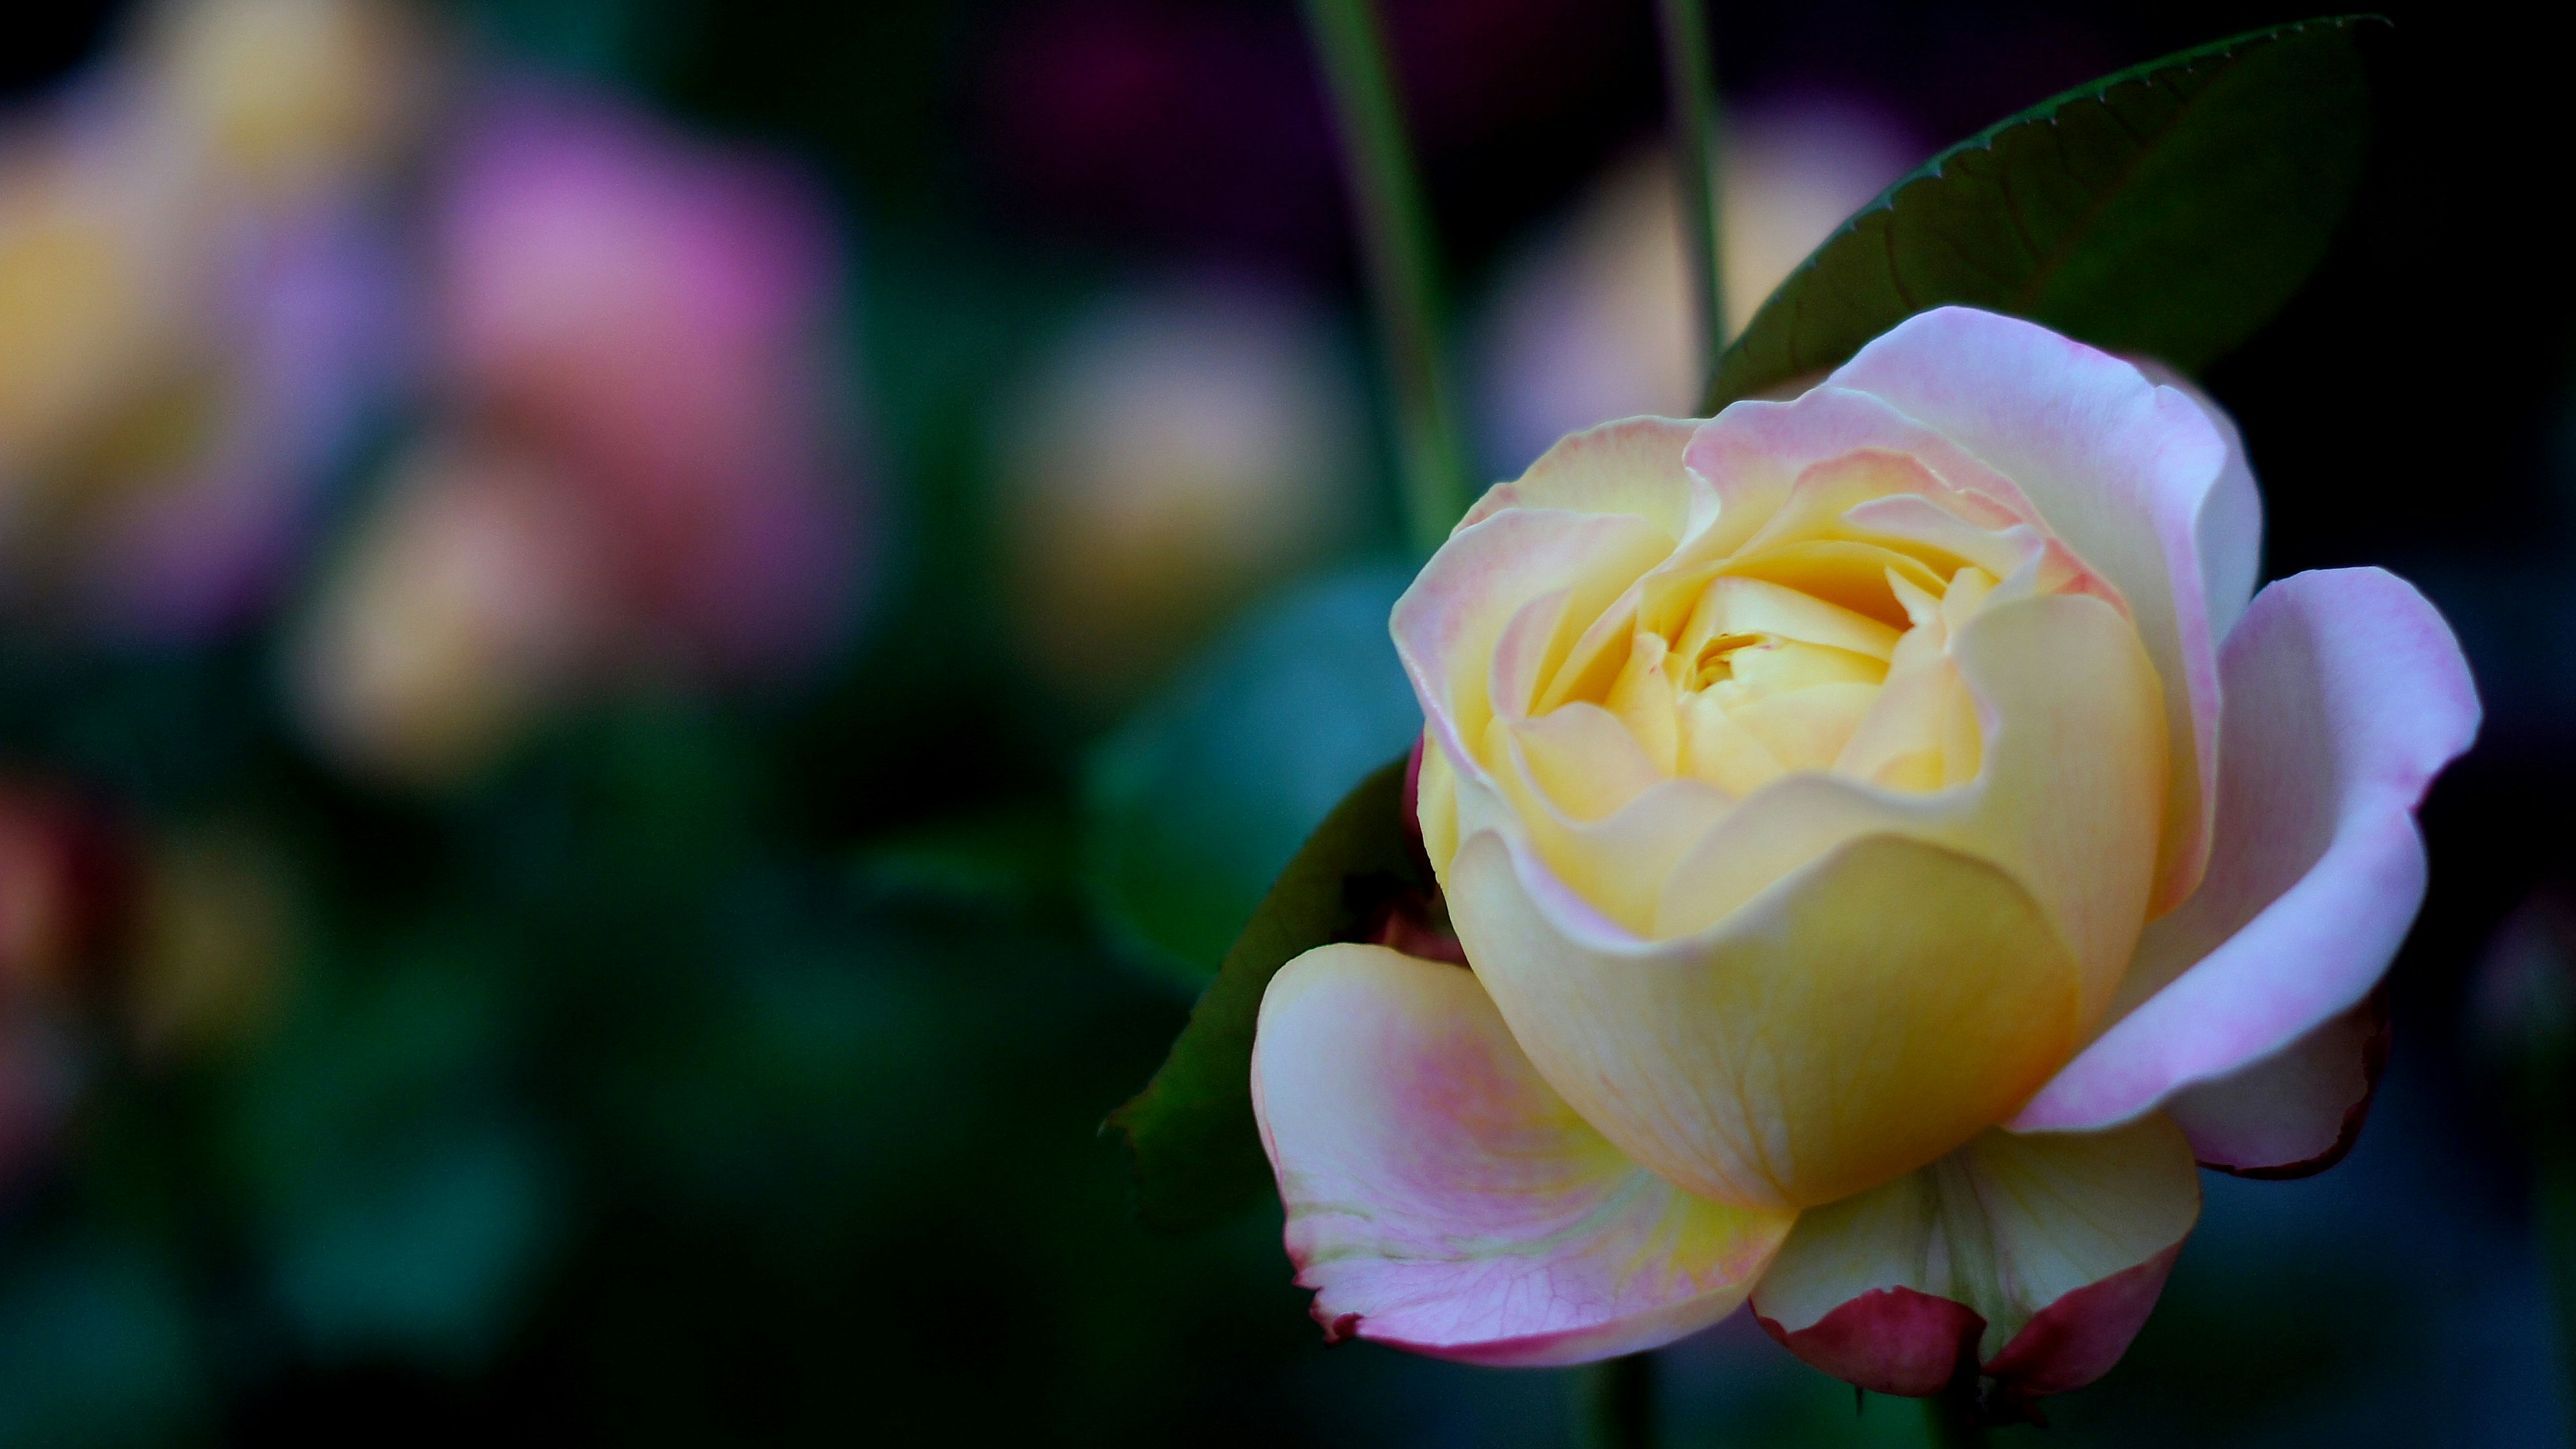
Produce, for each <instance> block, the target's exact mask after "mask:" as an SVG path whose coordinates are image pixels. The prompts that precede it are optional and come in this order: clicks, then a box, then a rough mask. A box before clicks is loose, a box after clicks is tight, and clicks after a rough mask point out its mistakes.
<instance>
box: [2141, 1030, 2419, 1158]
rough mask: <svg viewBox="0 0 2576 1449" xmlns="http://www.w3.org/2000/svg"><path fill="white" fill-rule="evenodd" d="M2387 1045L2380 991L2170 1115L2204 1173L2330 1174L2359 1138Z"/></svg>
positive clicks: (2178, 1098) (2183, 1096) (2190, 1097)
mask: <svg viewBox="0 0 2576 1449" xmlns="http://www.w3.org/2000/svg"><path fill="white" fill-rule="evenodd" d="M2388 1035H2389V1033H2388V1003H2387V993H2386V992H2385V991H2374V992H2372V993H2370V995H2368V996H2366V997H2364V998H2362V1003H2361V1005H2359V1006H2356V1007H2354V1008H2353V1009H2352V1010H2350V1011H2347V1012H2345V1013H2344V1014H2343V1015H2341V1016H2338V1017H2335V1018H2334V1019H2333V1020H2331V1021H2328V1022H2327V1023H2326V1024H2325V1025H2323V1026H2320V1027H2318V1028H2317V1029H2316V1030H2314V1031H2311V1032H2309V1033H2308V1034H2307V1035H2306V1036H2303V1037H2301V1038H2299V1039H2298V1040H2297V1041H2294V1042H2292V1043H2290V1044H2289V1045H2288V1046H2287V1047H2285V1048H2283V1049H2282V1050H2280V1051H2277V1052H2274V1053H2273V1054H2272V1055H2270V1056H2268V1057H2265V1058H2263V1059H2262V1060H2261V1061H2258V1062H2254V1063H2251V1064H2249V1065H2246V1066H2242V1067H2239V1068H2237V1069H2236V1070H2235V1071H2232V1072H2230V1073H2228V1074H2227V1075H2226V1076H2223V1077H2220V1078H2218V1079H2217V1080H2216V1081H2210V1082H2202V1083H2200V1084H2199V1085H2197V1086H2191V1087H2185V1088H2183V1089H2182V1090H2181V1091H2179V1092H2176V1093H2175V1094H2174V1095H2173V1096H2172V1098H2171V1099H2170V1100H2168V1101H2167V1102H2166V1103H2165V1115H2166V1116H2168V1117H2171V1118H2173V1119H2174V1120H2175V1121H2176V1122H2179V1123H2181V1124H2182V1130H2183V1135H2184V1136H2186V1137H2189V1138H2190V1139H2191V1150H2192V1151H2193V1152H2194V1153H2195V1154H2197V1155H2198V1156H2199V1158H2200V1165H2201V1166H2203V1167H2215V1168H2217V1169H2218V1170H2219V1171H2221V1172H2231V1173H2234V1174H2236V1175H2237V1176H2239V1177H2271V1178H2281V1177H2306V1176H2309V1175H2310V1174H2312V1173H2319V1172H2323V1171H2325V1170H2326V1169H2327V1168H2329V1167H2332V1166H2334V1165H2335V1164H2336V1163H2338V1162H2341V1161H2342V1160H2343V1158H2344V1154H2345V1153H2348V1152H2350V1151H2351V1150H2352V1144H2353V1140H2354V1139H2355V1138H2357V1137H2359V1136H2360V1135H2361V1123H2362V1119H2363V1118H2364V1117H2365V1116H2367V1115H2368V1114H2369V1111H2370V1098H2371V1094H2372V1093H2373V1092H2375V1091H2377V1090H2378V1087H2379V1072H2380V1069H2381V1068H2382V1067H2384V1066H2386V1065H2387V1064H2388Z"/></svg>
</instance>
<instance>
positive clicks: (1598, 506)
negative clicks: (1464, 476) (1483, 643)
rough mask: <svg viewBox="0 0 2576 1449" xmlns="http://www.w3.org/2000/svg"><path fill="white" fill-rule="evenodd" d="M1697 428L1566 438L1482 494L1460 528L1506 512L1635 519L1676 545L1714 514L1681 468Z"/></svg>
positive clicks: (1602, 429)
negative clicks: (1617, 515) (1538, 510)
mask: <svg viewBox="0 0 2576 1449" xmlns="http://www.w3.org/2000/svg"><path fill="white" fill-rule="evenodd" d="M1698 427H1699V424H1698V423H1697V422H1695V421H1685V420H1681V419H1676V418H1625V419H1622V420H1620V421H1618V422H1615V423H1603V424H1601V425H1599V426H1598V427H1590V428H1585V429H1584V430H1583V431H1581V432H1579V433H1568V434H1567V435H1565V436H1564V437H1562V438H1559V439H1558V440H1557V441H1556V443H1555V445H1554V446H1552V447H1550V448H1549V449H1548V450H1547V451H1546V452H1544V453H1542V454H1540V455H1539V458H1538V461H1537V462H1535V463H1532V464H1530V465H1529V471H1528V472H1526V473H1523V474H1522V475H1521V476H1520V477H1519V478H1518V479H1516V480H1514V481H1513V482H1510V483H1499V484H1496V485H1495V486H1494V487H1492V488H1489V489H1487V490H1485V496H1484V497H1482V498H1479V499H1477V500H1476V504H1475V506H1474V507H1473V508H1470V509H1468V510H1467V516H1466V517H1465V518H1462V519H1460V520H1459V521H1458V528H1459V529H1462V530H1463V529H1467V528H1472V527H1474V526H1475V525H1476V524H1478V523H1481V522H1483V521H1484V520H1485V519H1487V518H1490V517H1492V516H1493V515H1494V514H1497V513H1500V512H1502V511H1503V510H1505V509H1509V508H1548V509H1561V510H1563V511H1566V512H1569V513H1625V514H1631V515H1633V516H1635V517H1638V518H1643V519H1645V520H1647V521H1648V522H1650V523H1652V524H1654V525H1655V526H1656V527H1657V528H1658V529H1660V530H1662V531H1663V532H1664V533H1665V534H1666V535H1667V536H1669V537H1671V538H1672V539H1673V540H1674V541H1675V542H1679V541H1680V540H1682V539H1684V538H1688V537H1689V536H1690V535H1691V534H1693V533H1695V532H1697V531H1698V530H1699V529H1700V527H1701V526H1702V525H1704V524H1705V523H1706V522H1707V521H1708V519H1709V518H1710V517H1711V516H1713V515H1714V514H1715V513H1716V511H1717V503H1716V495H1715V494H1713V493H1712V492H1710V491H1709V488H1708V485H1707V484H1706V483H1704V482H1701V481H1700V480H1698V479H1696V478H1694V477H1692V476H1691V475H1690V474H1689V473H1687V472H1685V471H1684V470H1683V468H1682V450H1683V449H1684V448H1685V447H1687V446H1689V444H1690V439H1691V434H1692V432H1693V431H1695V430H1696V429H1697V428H1698Z"/></svg>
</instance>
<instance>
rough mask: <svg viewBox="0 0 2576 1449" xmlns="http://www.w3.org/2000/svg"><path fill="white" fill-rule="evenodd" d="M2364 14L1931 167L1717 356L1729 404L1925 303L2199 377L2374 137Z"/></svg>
mask: <svg viewBox="0 0 2576 1449" xmlns="http://www.w3.org/2000/svg"><path fill="white" fill-rule="evenodd" d="M2365 23H2369V22H2368V21H2367V20H2366V18H2358V17H2347V18H2339V19H2329V20H2311V21H2307V22H2304V23H2302V24H2297V25H2287V26H2282V27H2279V28H2277V29H2272V30H2262V31H2256V32H2253V33H2251V34H2248V35H2240V36H2237V37H2236V38H2235V39H2232V40H2223V41H2220V42H2218V43H2217V44H2215V45H2205V46H2201V47H2199V48H2197V49H2194V50H2186V51H2183V52H2181V53H2179V54H2176V55H2170V56H2167V57H2165V58H2164V59H2162V60H2156V61H2150V62H2148V63H2147V64H2145V65H2141V66H2136V67H2133V68H2131V69H2129V70H2124V71H2120V72H2117V73H2115V74H2113V75H2109V76H2105V77H2103V78H2102V79H2100V80H2097V81H2094V82H2091V83H2090V84H2087V85H2082V86H2078V87H2076V88H2075V89H2073V90H2071V91H2068V92H2066V93H2064V94H2063V95H2059V96H2056V97H2053V98H2052V99H2049V100H2047V101H2043V102H2041V103H2040V104H2039V105H2036V106H2033V107H2031V108H2030V109H2029V110H2027V111H2024V112H2022V113H2021V114H2020V115H2017V116H2014V117H2011V118H2010V119H2008V120H2005V121H2002V122H1999V123H1998V124H1996V125H1994V126H1991V127H1989V128H1987V129H1986V130H1984V131H1982V132H1980V133H1978V134H1977V135H1975V136H1971V137H1969V138H1968V139H1967V140H1965V141H1962V142H1960V143H1959V144H1958V145H1956V146H1953V147H1951V148H1950V149H1949V150H1947V151H1944V152H1942V153H1941V154H1939V155H1938V156H1935V157H1933V158H1932V159H1931V160H1930V161H1927V162H1925V163H1924V164H1923V165H1922V167H1920V168H1919V169H1917V170H1916V171H1914V172H1913V173H1912V174H1911V175H1908V176H1907V177H1905V178H1904V179H1903V180H1901V181H1898V182H1897V183H1896V184H1895V185H1894V186H1891V187H1889V188H1888V189H1887V192H1886V194H1884V195H1882V196H1881V197H1880V198H1879V199H1878V200H1877V201H1874V202H1872V203H1871V204H1870V205H1869V206H1867V207H1865V208H1863V209H1862V210H1861V211H1860V213H1859V214H1858V215H1856V216H1854V217H1852V218H1851V220H1849V221H1847V222H1845V223H1843V225H1842V227H1841V228H1840V229H1839V230H1837V231H1836V232H1835V233H1834V234H1833V235H1832V236H1831V237H1829V238H1827V239H1826V241H1825V244H1824V245H1822V246H1820V247H1818V248H1816V250H1815V253H1814V254H1813V255H1811V256H1809V257H1808V258H1807V260H1806V261H1805V262H1803V263H1801V264H1800V265H1799V267H1798V270H1796V271H1794V272H1792V273H1790V274H1789V279H1788V280H1787V281H1785V282H1783V283H1781V284H1780V287H1779V290H1777V291H1775V292H1773V293H1772V294H1771V297H1770V299H1769V300H1768V301H1766V302H1764V303H1763V304H1762V308H1761V310H1760V311H1759V312H1757V313H1755V314H1754V317H1753V321H1752V322H1751V323H1750V324H1748V325H1747V326H1746V328H1745V329H1744V335H1742V336H1741V337H1738V338H1737V339H1736V340H1735V342H1734V344H1733V345H1732V346H1730V347H1728V348H1727V350H1726V353H1725V355H1724V356H1723V357H1721V358H1720V359H1719V360H1718V368H1717V380H1716V382H1715V384H1714V385H1713V387H1712V389H1711V393H1710V397H1709V411H1711V412H1715V411H1716V410H1717V409H1719V408H1721V407H1724V406H1725V405H1726V404H1728V403H1730V402H1733V401H1735V400H1736V399H1738V398H1743V397H1749V396H1752V395H1753V394H1756V393H1759V392H1762V391H1764V390H1766V389H1769V388H1773V387H1777V386H1779V385H1780V384H1783V383H1786V382H1790V381H1792V380H1793V379H1797V378H1800V377H1804V376H1806V375H1808V374H1812V373H1815V372H1820V371H1822V370H1824V369H1826V368H1829V367H1833V366H1835V365H1836V364H1838V363H1840V362H1842V361H1843V360H1844V359H1846V358H1848V357H1850V356H1851V355H1852V354H1853V353H1854V352H1856V351H1858V350H1859V349H1860V347H1861V346H1862V344H1864V343H1866V342H1868V341H1869V340H1870V339H1871V338H1873V337H1876V336H1878V335H1879V334H1880V333H1882V332H1885V331H1886V330H1887V329H1888V328H1890V327H1893V326H1895V325H1896V324H1897V323H1899V322H1901V321H1903V320H1905V319H1906V318H1907V317H1910V316H1912V315H1913V314H1915V313H1917V312H1922V311H1927V310H1929V309H1931V308H1934V307H1940V306H1945V305H1951V304H1960V305H1966V306H1972V307H1983V308H1987V309H1989V310H1992V311H1996V312H2008V313H2011V314H2013V315H2015V316H2019V317H2027V318H2030V319H2031V320H2032V321H2035V322H2039V323H2043V324H2045V325H2046V326H2049V327H2052V328H2055V329H2056V330H2057V331H2060V332H2063V333H2065V334H2067V335H2068V336H2070V337H2076V338H2080V339H2081V340H2083V341H2086V342H2089V343H2092V344H2093V345H2094V346H2096V347H2103V348H2108V349H2110V350H2112V351H2115V352H2122V353H2129V354H2135V355H2143V356H2148V357H2155V358H2160V359H2162V360H2163V361H2165V362H2168V363H2170V364H2172V365H2173V366H2175V367H2178V368H2181V369H2183V370H2184V371H2186V372H2193V371H2198V370H2199V369H2200V368H2203V367H2206V366H2207V365H2208V364H2209V363H2211V362H2213V361H2215V360H2216V359H2217V358H2219V357H2220V356H2222V355H2224V354H2225V353H2227V352H2228V351H2229V350H2230V349H2232V348H2234V347H2235V346H2236V345H2237V344H2238V343H2241V342H2243V341H2245V339H2247V338H2248V337H2251V336H2252V335H2253V334H2254V332H2255V330H2256V329H2257V328H2259V327H2261V326H2262V325H2263V324H2264V323H2265V322H2266V321H2268V320H2270V318H2271V316H2272V314H2273V313H2275V312H2277V311H2279V310H2280V308H2281V306H2282V304H2284V303H2286V302H2288V301H2289V300H2290V298H2291V296H2292V295H2293V294H2294V293H2296V292H2297V291H2298V289H2299V287H2300V284H2301V283H2303V282H2305V281H2306V280H2307V277H2308V273H2309V272H2311V271H2313V270H2314V269H2315V268H2316V265H2317V263H2318V262H2319V261H2320V260H2322V259H2323V258H2324V256H2325V253H2326V246H2327V244H2328V243H2329V242H2330V241H2331V240H2332V239H2333V236H2334V231H2335V228H2336V226H2337V224H2338V223H2340V222H2341V221H2342V220H2343V215H2344V212H2345V210H2346V209H2347V208H2348V207H2349V206H2350V205H2351V202H2352V198H2353V193H2354V191H2355V189H2356V188H2357V187H2358V185H2359V183H2360V179H2361V171H2362V162H2363V160H2364V158H2365V156H2366V153H2367V151H2368V148H2369V136H2370V89H2369V85H2368V82H2367V79H2366V78H2365V76H2364V75H2363V72H2362V63H2361V56H2360V53H2359V50H2358V48H2357V47H2356V45H2355V43H2354V32H2355V30H2356V28H2357V27H2358V26H2360V25H2362V24H2365Z"/></svg>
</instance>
